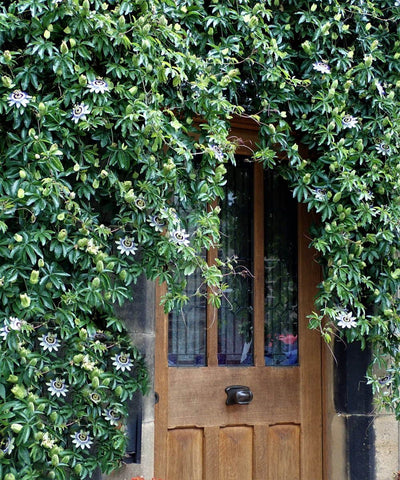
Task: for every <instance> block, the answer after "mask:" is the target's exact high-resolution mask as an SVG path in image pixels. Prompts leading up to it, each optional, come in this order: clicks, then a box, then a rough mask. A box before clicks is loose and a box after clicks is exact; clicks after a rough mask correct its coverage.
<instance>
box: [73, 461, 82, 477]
mask: <svg viewBox="0 0 400 480" xmlns="http://www.w3.org/2000/svg"><path fill="white" fill-rule="evenodd" d="M82 468H83V467H82V465H81V464H80V463H77V464H76V465H75V467H74V472H75V473H76V474H77V475H79V474H80V473H82Z"/></svg>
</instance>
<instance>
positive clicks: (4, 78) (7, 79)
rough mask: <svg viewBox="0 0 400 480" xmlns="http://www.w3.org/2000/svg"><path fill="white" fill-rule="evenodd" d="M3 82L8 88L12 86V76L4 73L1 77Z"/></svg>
mask: <svg viewBox="0 0 400 480" xmlns="http://www.w3.org/2000/svg"><path fill="white" fill-rule="evenodd" d="M1 82H2V84H3V86H4V87H6V88H11V87H12V85H13V83H12V80H11V78H10V77H7V75H3V76H2V77H1Z"/></svg>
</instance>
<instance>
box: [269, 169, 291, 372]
mask: <svg viewBox="0 0 400 480" xmlns="http://www.w3.org/2000/svg"><path fill="white" fill-rule="evenodd" d="M264 187H265V190H264V191H265V197H264V216H265V218H264V227H265V238H264V248H265V250H264V252H265V254H264V255H265V257H264V268H265V323H264V326H265V365H298V361H299V359H298V348H297V339H298V338H297V337H298V320H297V205H296V201H295V200H294V199H293V198H292V195H291V193H290V191H289V188H288V186H287V185H286V182H285V181H284V180H283V179H282V178H280V177H278V176H277V175H274V174H273V173H272V172H265V186H264Z"/></svg>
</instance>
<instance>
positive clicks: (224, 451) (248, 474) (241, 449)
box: [219, 426, 254, 480]
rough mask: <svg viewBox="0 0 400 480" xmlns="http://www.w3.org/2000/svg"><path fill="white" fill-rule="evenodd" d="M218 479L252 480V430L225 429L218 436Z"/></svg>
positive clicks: (242, 428) (243, 428) (241, 428)
mask: <svg viewBox="0 0 400 480" xmlns="http://www.w3.org/2000/svg"><path fill="white" fill-rule="evenodd" d="M219 478H220V479H224V480H253V478H254V476H253V429H252V428H251V427H239V426H237V427H225V428H221V429H220V434H219Z"/></svg>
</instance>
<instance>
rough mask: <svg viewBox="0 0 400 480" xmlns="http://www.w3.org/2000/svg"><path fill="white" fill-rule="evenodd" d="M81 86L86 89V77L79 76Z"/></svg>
mask: <svg viewBox="0 0 400 480" xmlns="http://www.w3.org/2000/svg"><path fill="white" fill-rule="evenodd" d="M79 85H80V86H81V87H86V85H87V78H86V76H85V75H80V76H79Z"/></svg>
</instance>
